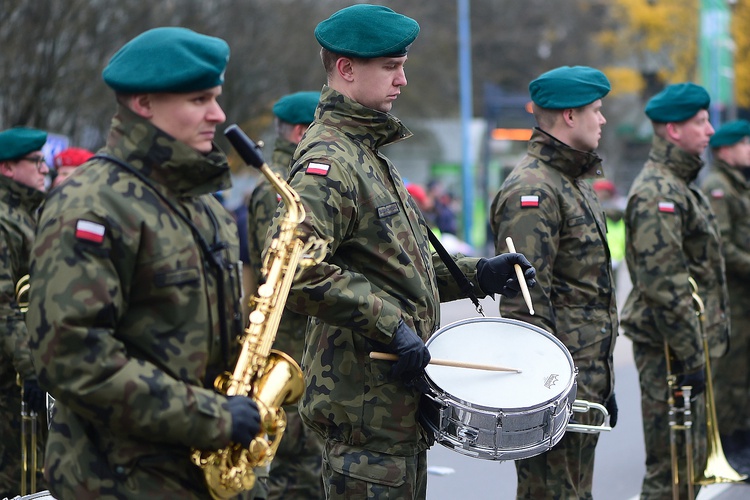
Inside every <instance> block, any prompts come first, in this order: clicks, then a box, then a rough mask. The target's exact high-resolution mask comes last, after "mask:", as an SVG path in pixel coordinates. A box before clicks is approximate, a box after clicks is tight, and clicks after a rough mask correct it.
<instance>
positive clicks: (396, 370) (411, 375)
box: [386, 320, 430, 382]
mask: <svg viewBox="0 0 750 500" xmlns="http://www.w3.org/2000/svg"><path fill="white" fill-rule="evenodd" d="M386 349H387V350H388V352H390V353H393V354H397V355H398V361H396V362H395V363H394V364H393V368H391V375H392V376H393V377H398V378H401V379H402V380H404V381H406V382H411V381H412V380H414V379H415V378H416V377H417V376H419V375H420V374H421V373H422V371H423V370H424V367H425V366H427V364H428V363H429V362H430V351H428V350H427V346H426V345H425V344H424V342H423V341H422V339H421V338H419V335H417V334H416V333H415V332H414V330H412V329H411V328H409V326H408V325H407V324H406V323H404V320H401V321H399V323H398V327H396V332H395V333H394V334H393V340H391V343H390V344H388V345H387V346H386Z"/></svg>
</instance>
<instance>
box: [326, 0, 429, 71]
mask: <svg viewBox="0 0 750 500" xmlns="http://www.w3.org/2000/svg"><path fill="white" fill-rule="evenodd" d="M417 35H419V24H417V22H416V21H415V20H414V19H411V18H409V17H406V16H404V15H402V14H398V13H397V12H394V11H392V10H391V9H389V8H388V7H383V6H382V5H369V4H358V5H352V6H351V7H346V8H345V9H341V10H340V11H338V12H336V13H334V14H333V15H332V16H331V17H329V18H328V19H326V20H325V21H323V22H321V23H320V24H318V26H317V27H316V28H315V38H317V39H318V42H319V43H320V45H321V46H322V47H323V48H324V49H327V50H329V51H331V52H333V53H335V54H341V55H342V56H347V57H362V58H374V57H401V56H405V55H406V52H407V51H408V50H409V46H410V45H411V44H412V42H413V41H414V40H415V39H416V38H417Z"/></svg>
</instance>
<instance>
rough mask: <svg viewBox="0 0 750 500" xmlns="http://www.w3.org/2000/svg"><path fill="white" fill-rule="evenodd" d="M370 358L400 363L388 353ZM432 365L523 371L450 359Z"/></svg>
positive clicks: (372, 353) (396, 357) (432, 360)
mask: <svg viewBox="0 0 750 500" xmlns="http://www.w3.org/2000/svg"><path fill="white" fill-rule="evenodd" d="M370 358H372V359H382V360H385V361H398V355H396V354H391V353H388V352H377V351H373V352H371V353H370ZM430 364H431V365H441V366H452V367H454V368H471V369H473V370H487V371H491V372H514V373H521V370H519V369H517V368H506V367H504V366H496V365H482V364H478V363H467V362H465V361H451V360H449V359H435V358H432V359H430Z"/></svg>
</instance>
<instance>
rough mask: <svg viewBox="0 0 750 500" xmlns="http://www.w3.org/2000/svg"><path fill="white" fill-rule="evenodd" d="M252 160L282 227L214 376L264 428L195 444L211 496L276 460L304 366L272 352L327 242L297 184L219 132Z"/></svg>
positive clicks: (253, 149)
mask: <svg viewBox="0 0 750 500" xmlns="http://www.w3.org/2000/svg"><path fill="white" fill-rule="evenodd" d="M224 133H225V135H226V137H227V139H229V142H231V143H232V145H233V146H234V148H235V149H236V150H237V152H238V153H239V154H240V156H241V157H242V159H243V160H244V161H245V162H246V163H247V164H249V165H252V166H254V167H256V168H258V169H259V170H260V171H261V172H262V173H263V175H265V176H266V178H268V180H269V181H270V182H271V184H272V185H273V186H274V188H275V189H276V191H277V192H278V193H279V194H280V195H281V198H282V200H283V202H284V207H285V209H286V214H285V215H284V217H283V219H282V221H281V224H280V231H279V234H278V236H277V237H275V238H274V239H273V240H272V242H271V244H270V247H269V249H268V251H267V254H266V258H265V261H264V264H263V274H264V276H265V277H266V281H265V283H263V284H261V285H260V286H259V287H258V290H257V292H256V293H255V295H254V296H253V297H252V298H251V299H250V309H251V311H252V312H251V313H250V316H249V319H250V321H249V324H248V327H247V328H246V329H245V333H244V336H243V337H242V339H241V340H240V343H241V344H242V350H241V352H240V356H239V358H238V360H237V364H236V366H235V368H234V372H233V373H231V374H230V373H225V374H223V375H220V376H219V377H217V378H216V381H215V382H214V386H215V388H216V390H217V391H218V392H220V393H222V394H225V395H227V396H236V395H242V396H248V397H251V398H253V399H254V400H255V402H256V403H257V404H258V410H259V412H260V418H261V429H260V432H259V433H258V435H257V436H256V437H255V438H254V439H253V441H252V442H251V443H250V446H249V447H248V448H244V447H243V446H242V445H240V444H237V443H231V444H230V445H229V446H227V447H226V448H223V449H220V450H217V451H201V450H193V452H192V456H191V458H192V461H193V463H195V464H196V465H198V466H199V467H200V468H201V469H203V473H204V475H205V477H206V483H207V484H208V488H209V491H210V492H211V496H212V497H213V498H215V499H228V498H232V497H234V496H236V495H238V494H239V493H241V492H242V491H246V490H250V489H251V488H252V487H253V485H254V484H255V474H254V472H253V468H254V467H258V466H264V465H267V464H269V463H270V462H271V460H273V457H274V455H275V454H276V450H277V448H278V446H279V443H280V442H281V438H282V435H283V433H284V430H285V428H286V415H285V413H284V410H283V408H281V407H282V406H283V405H287V404H292V403H295V402H296V401H298V400H299V398H300V397H301V396H302V392H303V390H304V381H303V378H302V371H301V370H300V368H299V366H298V365H297V363H296V361H294V359H292V358H291V357H290V356H288V355H287V354H285V353H283V352H279V351H276V350H272V349H271V346H272V345H273V342H274V339H275V338H276V331H277V330H278V327H279V322H280V320H281V315H282V313H283V312H284V304H285V302H286V299H287V296H288V294H289V289H290V287H291V285H292V281H293V279H294V274H295V271H296V269H297V266H298V265H299V266H309V265H312V264H313V263H315V262H319V261H320V260H321V258H322V256H323V252H324V250H325V242H324V241H323V240H321V239H317V238H314V237H310V238H307V241H304V240H303V239H304V236H303V235H302V234H301V232H300V231H299V230H298V226H299V224H300V223H301V222H302V221H303V220H304V219H305V210H304V207H303V206H302V203H301V202H300V198H299V196H298V195H297V193H296V192H294V190H292V189H291V188H290V187H289V185H288V184H287V183H286V182H285V181H284V180H283V179H282V178H281V177H279V176H278V175H276V174H274V173H273V172H272V171H271V169H270V168H269V167H268V165H267V164H266V163H265V162H264V161H263V158H262V156H261V155H260V152H259V148H258V146H256V145H255V143H253V141H251V140H250V139H249V138H248V137H247V136H246V135H245V134H244V132H242V130H241V129H240V128H239V127H238V126H237V125H232V126H230V127H229V128H227V130H226V131H225V132H224Z"/></svg>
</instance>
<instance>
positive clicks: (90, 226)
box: [76, 219, 105, 245]
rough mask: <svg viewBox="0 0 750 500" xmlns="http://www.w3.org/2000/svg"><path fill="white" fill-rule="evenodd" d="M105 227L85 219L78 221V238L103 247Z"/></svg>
mask: <svg viewBox="0 0 750 500" xmlns="http://www.w3.org/2000/svg"><path fill="white" fill-rule="evenodd" d="M104 233H105V230H104V225H103V224H99V223H98V222H91V221H88V220H85V219H78V221H76V238H77V239H79V240H84V241H90V242H91V243H96V244H99V245H101V244H102V242H103V241H104Z"/></svg>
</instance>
